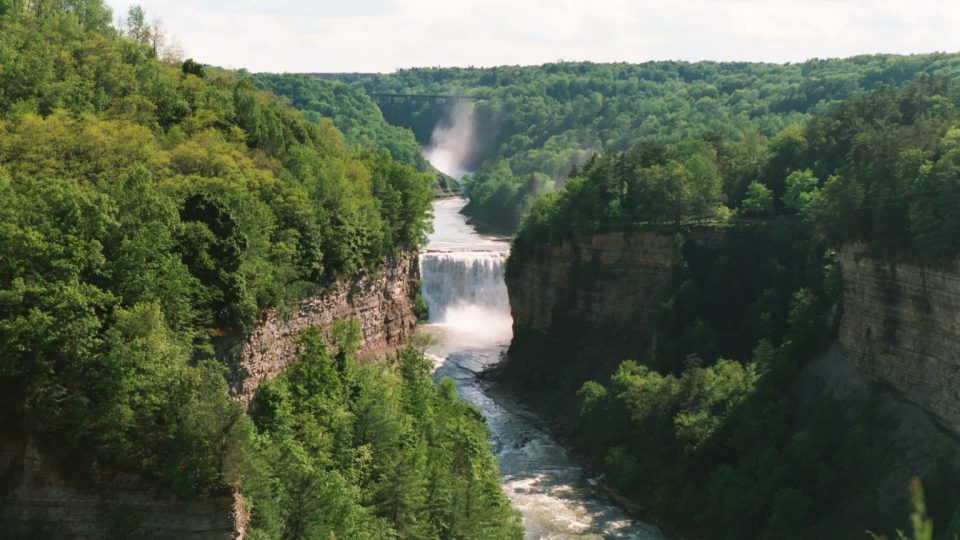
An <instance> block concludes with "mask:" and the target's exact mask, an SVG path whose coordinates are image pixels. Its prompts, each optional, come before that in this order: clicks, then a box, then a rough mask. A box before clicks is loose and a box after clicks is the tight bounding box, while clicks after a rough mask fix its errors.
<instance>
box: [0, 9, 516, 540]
mask: <svg viewBox="0 0 960 540" xmlns="http://www.w3.org/2000/svg"><path fill="white" fill-rule="evenodd" d="M110 21H111V13H110V11H109V10H108V9H107V8H106V7H105V6H104V5H103V4H102V3H101V2H100V1H99V0H69V1H66V0H65V1H63V2H55V3H51V2H47V1H40V0H38V1H35V2H30V3H28V4H26V5H25V4H24V3H22V2H12V3H11V2H2V1H0V238H2V241H0V426H2V429H0V432H2V434H3V435H2V436H3V439H4V441H3V442H5V443H6V442H10V441H15V440H23V439H25V438H29V439H30V440H31V441H34V442H36V443H37V444H38V445H39V446H40V448H41V450H43V451H44V452H45V453H46V454H47V455H50V456H52V457H54V458H55V462H56V463H57V464H58V465H60V466H61V469H62V471H63V473H64V474H66V475H67V476H69V477H70V478H71V479H72V480H74V481H75V482H80V483H83V482H85V481H89V480H92V479H95V478H97V477H99V476H100V475H101V474H102V473H118V472H120V473H134V474H137V475H138V476H139V477H140V478H142V479H143V480H144V481H145V482H146V484H147V485H149V486H153V487H155V488H158V489H160V490H161V491H165V492H173V493H174V494H176V495H178V496H180V497H184V498H192V497H206V496H210V495H221V494H226V493H229V491H230V490H231V489H233V488H235V487H238V486H240V487H241V490H242V491H243V492H244V493H245V494H246V495H247V500H248V501H249V502H250V503H251V504H252V506H253V522H252V531H248V533H249V534H251V536H253V537H258V538H264V537H284V538H305V537H323V538H327V537H330V535H331V534H335V535H336V536H338V537H351V536H352V537H357V536H359V534H358V531H363V532H364V535H366V534H367V533H368V532H369V533H370V536H369V537H374V536H377V535H379V537H390V538H394V537H398V536H399V537H417V538H420V537H447V538H449V537H457V538H474V537H476V538H480V537H483V538H507V537H510V538H512V537H516V536H517V534H518V533H517V526H516V523H515V521H516V520H515V518H514V517H513V514H512V512H511V510H510V509H509V505H508V504H507V502H506V499H505V496H504V495H503V494H502V492H501V491H500V489H499V482H498V473H497V467H496V463H495V461H494V460H493V457H492V455H491V453H490V449H489V446H488V443H487V439H486V432H485V427H484V425H483V422H482V421H481V420H480V419H479V417H478V415H477V413H476V412H475V411H474V410H472V409H470V408H469V407H467V406H466V405H464V404H462V403H461V402H459V401H457V400H456V399H455V396H454V394H453V392H452V390H451V386H450V385H449V384H447V385H445V386H443V387H441V388H436V387H434V386H433V384H432V381H431V379H430V375H429V370H428V367H427V366H428V364H427V363H426V360H424V358H423V357H422V355H421V354H419V353H418V352H417V351H414V350H408V351H405V352H404V353H403V354H402V356H401V362H400V366H399V367H398V368H396V369H394V368H392V367H387V366H359V365H358V364H357V363H356V361H355V360H353V358H352V353H351V351H350V348H349V346H347V345H344V344H343V343H347V342H349V340H347V341H346V342H343V343H341V344H340V345H338V347H339V348H338V349H336V351H335V352H333V351H334V349H328V348H326V347H325V346H324V345H323V341H322V340H321V339H320V338H319V337H317V336H316V335H309V336H306V337H305V338H304V339H305V340H306V345H307V347H306V349H307V352H306V353H305V357H304V359H303V362H302V363H301V364H299V365H298V367H297V368H295V369H294V370H293V371H292V372H290V373H289V374H288V375H287V376H285V377H284V378H282V379H281V380H279V381H277V382H275V383H272V384H269V385H267V386H265V388H264V395H263V396H261V397H259V398H258V400H257V407H256V413H255V415H254V417H253V421H251V419H250V417H249V416H248V415H247V414H246V413H245V412H244V410H243V409H242V408H241V407H240V405H239V404H237V403H236V402H235V401H234V400H233V399H231V398H230V397H229V394H228V389H227V382H226V378H225V375H226V373H225V372H226V368H225V366H224V365H223V364H222V363H221V362H220V361H219V360H218V358H217V355H215V353H214V351H215V350H217V349H218V348H220V347H221V345H222V344H223V343H224V342H226V341H229V340H230V339H232V338H233V337H235V336H239V335H242V333H243V332H244V331H245V330H247V329H249V328H250V326H251V325H252V324H253V323H254V322H255V320H256V317H257V316H258V315H259V314H260V313H261V312H262V311H263V310H265V309H267V308H271V307H283V306H285V305H289V304H291V303H293V302H295V301H296V300H298V299H299V298H301V297H302V296H303V295H304V294H306V293H308V292H313V291H317V290H320V289H322V288H323V287H325V286H327V285H328V284H330V283H332V282H333V281H334V280H337V279H349V278H352V277H353V276H354V275H356V274H357V273H358V272H377V271H378V269H380V268H381V267H382V266H383V265H384V264H389V263H390V260H391V258H392V257H394V256H396V255H398V254H399V252H400V251H401V250H404V249H411V248H415V247H417V246H419V245H420V244H422V242H423V241H424V239H425V234H426V232H427V231H428V228H429V226H430V225H429V215H428V210H429V206H430V202H431V199H432V196H433V192H432V190H431V187H430V186H431V183H432V182H433V178H432V177H431V175H429V174H424V173H420V172H417V170H416V169H415V168H413V167H411V166H409V165H406V164H403V163H400V162H397V161H394V160H393V159H392V158H390V156H389V155H388V154H387V153H386V152H379V153H375V152H373V151H371V150H358V149H354V148H351V147H349V146H347V145H346V144H345V143H344V142H343V140H342V136H341V135H340V133H339V132H338V131H337V130H336V128H335V127H334V125H333V124H332V123H331V122H330V121H329V120H326V119H321V120H319V121H318V122H311V121H309V120H307V119H305V118H304V117H303V116H302V115H301V114H300V113H299V112H297V111H295V110H294V109H293V108H292V107H290V106H289V105H287V104H285V103H284V102H282V101H281V100H280V99H278V98H276V97H274V96H272V95H270V94H266V93H262V92H260V91H258V90H256V89H255V87H254V85H253V83H252V82H251V81H250V80H249V78H248V77H247V76H246V75H245V74H242V73H234V72H229V71H223V70H217V69H212V68H205V67H203V66H201V65H200V64H198V63H196V62H193V61H192V60H188V61H186V62H179V61H173V60H172V59H170V58H167V59H166V60H164V61H162V60H161V59H160V58H159V57H158V56H162V54H161V53H163V50H164V44H163V40H162V39H161V36H160V32H159V31H158V29H157V28H154V27H151V26H150V25H148V24H146V23H145V22H144V13H143V11H142V10H141V9H139V8H132V9H131V10H130V13H129V16H128V18H127V23H126V25H125V28H124V30H122V31H120V30H117V29H114V28H112V27H111V26H109V23H110ZM341 341H342V340H341ZM428 463H429V467H428V466H427V464H428ZM7 525H9V524H4V525H3V528H5V529H6V526H7ZM368 526H369V529H368ZM374 533H376V534H374ZM125 534H134V531H125Z"/></svg>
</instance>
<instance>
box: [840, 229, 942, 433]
mask: <svg viewBox="0 0 960 540" xmlns="http://www.w3.org/2000/svg"><path fill="white" fill-rule="evenodd" d="M840 263H841V266H842V269H843V282H844V292H843V295H844V301H843V303H844V306H843V307H844V314H843V318H842V319H841V323H840V336H839V339H840V343H841V345H842V346H843V354H844V355H845V356H846V357H847V358H849V359H851V360H852V361H853V362H854V363H855V364H856V365H857V367H858V368H859V369H860V370H861V372H862V373H863V374H864V375H865V376H867V377H868V378H869V379H870V380H873V381H875V382H882V383H885V384H887V385H889V386H890V387H892V388H893V389H895V390H896V391H897V392H899V393H900V394H901V395H902V396H903V397H904V398H906V399H907V400H909V401H911V402H913V403H916V404H918V405H920V406H921V407H923V408H924V409H926V410H927V411H929V412H931V413H933V414H934V415H935V416H936V417H937V419H938V420H939V421H940V422H941V423H942V424H943V425H944V426H946V427H948V428H949V429H951V430H952V431H953V432H955V433H960V272H958V271H957V269H956V268H939V267H927V266H922V265H919V264H914V263H906V262H896V263H894V262H891V261H887V260H884V259H882V258H879V257H875V256H873V255H871V254H870V252H869V250H868V249H867V247H866V246H864V245H862V244H855V245H850V246H846V247H844V249H842V250H841V252H840Z"/></svg>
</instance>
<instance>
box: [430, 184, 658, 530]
mask: <svg viewBox="0 0 960 540" xmlns="http://www.w3.org/2000/svg"><path fill="white" fill-rule="evenodd" d="M464 203H465V201H463V200H462V199H443V200H438V201H437V202H435V203H434V216H435V217H434V230H435V232H434V233H433V234H432V235H431V236H430V241H429V244H428V245H427V249H426V250H425V252H424V253H423V254H422V255H421V257H420V270H421V274H422V279H423V288H422V293H423V296H424V300H425V301H426V302H427V307H428V308H429V309H430V323H429V324H427V325H426V326H425V327H424V331H425V332H426V333H428V334H429V335H431V336H432V337H433V338H434V340H435V341H434V343H433V345H431V347H430V348H429V349H428V352H429V353H430V354H432V355H434V358H435V360H436V362H437V370H436V377H438V378H440V377H450V378H452V379H453V380H454V381H455V382H456V383H457V387H458V389H459V392H460V396H461V397H462V398H463V399H465V400H467V401H469V402H470V403H472V404H473V405H475V406H476V407H477V408H478V409H479V410H480V412H481V413H483V415H484V416H485V417H486V419H487V426H488V428H489V429H490V432H491V434H492V436H493V444H494V449H495V451H496V453H497V456H498V457H499V459H500V470H501V472H502V474H503V489H504V491H505V492H506V493H507V495H508V496H509V497H510V500H511V502H512V503H513V505H514V507H516V508H517V509H518V510H520V512H521V514H522V516H523V526H524V529H525V530H526V538H528V539H540V538H550V539H554V538H556V539H560V538H630V539H644V540H648V539H649V540H653V539H662V538H663V536H662V535H661V533H660V532H659V530H658V529H657V528H656V527H654V526H651V525H648V524H645V523H643V522H639V521H636V520H634V519H631V518H630V517H629V516H627V515H626V514H625V513H624V511H623V510H622V509H621V508H619V507H617V506H616V505H615V504H613V503H612V502H611V501H610V500H609V499H607V498H606V497H605V496H604V494H603V493H602V492H601V491H600V490H598V489H597V488H595V487H594V486H593V485H591V480H590V479H588V478H586V475H585V472H584V470H583V469H582V468H581V467H579V466H578V465H577V464H576V463H574V462H573V461H572V460H571V459H570V457H569V456H568V455H567V452H566V450H565V449H564V448H563V447H562V446H560V444H558V443H557V442H556V441H555V440H554V439H553V437H552V436H551V435H550V433H549V432H548V431H547V429H546V428H545V427H544V425H543V422H542V421H541V420H540V419H539V418H538V417H537V415H536V414H534V413H532V412H530V411H529V410H527V409H526V408H525V407H524V406H523V405H522V404H520V403H518V402H517V401H516V400H515V399H514V398H513V397H512V396H510V395H509V394H507V393H506V392H504V391H502V390H501V389H499V388H498V387H497V385H496V383H495V382H491V381H484V380H480V379H479V378H478V375H479V374H480V373H481V372H483V371H485V370H487V369H489V368H491V367H493V366H495V365H496V364H498V363H499V362H501V361H502V357H503V354H504V352H505V351H506V347H507V346H508V345H509V344H510V338H511V337H512V324H513V321H512V320H511V318H510V306H509V302H508V299H507V288H506V286H505V285H504V283H503V264H504V262H505V260H506V256H507V254H508V253H509V249H510V245H509V243H508V242H507V241H506V240H505V239H502V238H497V237H491V236H481V235H479V234H477V233H476V232H475V231H474V230H473V228H472V227H470V226H469V225H467V223H466V221H465V219H464V217H463V216H462V215H461V214H460V213H459V212H460V209H461V208H462V207H463V205H464ZM593 483H596V482H595V480H594V481H593Z"/></svg>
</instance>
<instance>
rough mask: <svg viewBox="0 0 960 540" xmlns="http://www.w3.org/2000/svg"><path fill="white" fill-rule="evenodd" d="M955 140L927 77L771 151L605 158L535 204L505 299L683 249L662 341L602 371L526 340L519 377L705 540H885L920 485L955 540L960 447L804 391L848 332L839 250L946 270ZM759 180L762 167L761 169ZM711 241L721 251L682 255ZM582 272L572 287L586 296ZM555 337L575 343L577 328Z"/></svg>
mask: <svg viewBox="0 0 960 540" xmlns="http://www.w3.org/2000/svg"><path fill="white" fill-rule="evenodd" d="M958 127H960V84H958V83H957V82H956V80H955V79H953V78H947V77H935V76H925V77H922V78H921V79H920V80H919V81H917V82H913V83H910V84H908V85H906V86H905V87H904V88H903V89H896V88H893V87H884V88H882V89H880V90H877V91H874V92H871V93H868V94H864V95H860V96H855V97H852V98H849V99H848V100H846V101H844V102H843V103H841V104H838V105H836V106H834V107H831V108H830V109H829V110H827V111H825V112H824V113H822V114H818V115H816V116H814V117H813V118H811V119H810V120H809V121H807V122H806V123H804V124H801V125H798V126H795V127H790V128H788V129H786V130H785V131H783V132H781V133H780V134H778V135H777V136H776V137H774V139H773V141H772V143H771V145H770V148H765V147H761V148H759V149H757V150H756V152H757V153H756V154H749V153H747V154H744V153H743V152H742V150H740V151H739V152H738V150H735V149H738V148H741V147H739V145H740V144H741V143H740V142H739V141H731V140H728V139H723V138H718V137H713V136H708V137H703V138H695V139H690V140H686V141H682V142H678V143H675V144H673V145H663V144H661V143H660V142H659V141H657V140H647V141H643V142H641V143H640V144H638V145H637V146H635V147H634V148H633V149H631V150H629V151H626V152H615V153H614V152H609V153H607V154H605V155H603V156H600V157H597V158H595V159H592V160H591V161H589V162H588V163H587V164H586V165H585V166H584V167H583V168H582V170H580V171H578V172H577V174H576V175H575V176H574V177H573V178H571V179H570V180H569V181H568V182H567V183H566V185H565V188H564V189H562V190H560V191H558V192H556V193H553V194H550V195H549V196H546V197H542V198H540V199H539V200H538V201H537V202H536V203H535V204H534V205H533V208H532V210H531V211H530V213H529V215H528V217H527V218H526V219H525V220H524V222H523V225H522V227H521V229H520V231H519V233H518V234H517V237H516V239H515V241H514V245H513V251H512V254H511V258H510V261H509V262H508V268H507V272H508V283H509V280H510V274H511V273H515V272H517V271H518V268H519V263H520V262H521V261H523V260H525V258H526V257H529V256H530V255H531V253H532V250H533V248H534V247H535V246H537V245H540V244H544V243H554V244H557V243H560V242H562V241H564V240H565V239H569V238H572V237H576V236H580V235H589V234H594V233H599V232H609V231H624V230H651V231H659V232H660V233H666V234H676V235H677V242H678V249H677V254H678V256H677V259H676V260H675V261H674V268H673V273H672V274H673V278H672V282H671V283H670V284H669V286H668V287H667V288H666V289H665V290H664V291H662V292H661V298H662V300H661V304H660V307H659V315H658V322H657V324H656V328H655V329H650V333H649V334H648V335H647V336H645V337H644V336H636V337H635V339H636V341H637V344H636V347H635V353H634V356H632V359H629V360H628V359H627V358H621V360H623V362H622V363H621V364H620V365H619V368H617V369H616V370H615V371H614V372H600V371H598V370H597V369H595V368H594V369H593V371H592V372H591V371H590V369H589V367H590V366H587V365H583V364H581V363H577V362H575V361H573V360H572V359H571V354H570V353H569V352H567V351H565V350H564V347H565V346H564V345H563V344H562V343H556V344H554V345H553V346H552V348H551V343H552V341H551V338H550V337H549V336H547V341H546V343H542V342H540V341H533V342H530V341H527V340H523V339H521V340H519V341H518V340H517V339H516V338H515V340H514V343H513V345H512V346H511V362H514V361H515V360H517V359H522V362H521V363H519V364H518V366H517V367H515V368H514V370H513V372H514V373H516V374H517V375H519V376H520V377H522V378H523V379H524V380H525V381H526V384H527V385H528V387H529V388H530V389H531V390H532V391H533V392H535V393H537V394H539V396H540V397H539V399H540V400H541V401H543V402H544V403H546V404H548V405H547V406H548V407H551V408H552V410H553V411H554V413H555V414H562V415H566V417H568V418H570V419H571V421H572V422H573V423H574V427H573V428H572V430H571V436H572V438H573V440H574V441H575V446H576V447H577V448H579V449H580V450H581V451H583V452H585V453H586V454H587V455H588V456H591V457H592V459H594V461H595V463H596V464H597V465H598V466H600V467H602V468H603V469H604V470H605V471H606V472H607V474H608V478H609V480H610V482H611V483H612V484H613V485H614V486H616V487H617V488H618V489H620V490H622V491H623V492H625V493H627V494H630V495H631V496H633V497H635V498H636V499H637V500H638V501H639V502H641V504H643V505H644V506H645V507H647V508H649V509H651V511H652V512H653V513H654V515H656V516H659V517H661V518H663V519H665V520H667V521H668V522H670V523H673V524H676V525H677V526H678V527H680V528H681V529H684V530H688V531H689V532H691V533H692V534H694V536H697V537H706V538H855V537H857V536H856V535H857V534H858V533H859V532H860V531H863V529H865V528H867V527H869V528H874V529H876V528H881V527H886V528H887V530H892V528H893V527H894V526H896V525H897V523H896V520H895V519H894V520H891V516H906V515H907V510H906V497H907V493H908V492H907V486H905V485H904V486H900V487H899V488H898V487H896V486H891V485H890V484H889V483H888V482H887V478H888V475H889V474H890V472H891V470H893V469H895V468H901V467H918V469H917V472H920V473H923V474H924V475H925V478H924V481H925V482H926V483H927V484H928V486H929V491H930V492H931V493H928V494H929V495H931V497H930V500H931V501H932V502H931V504H930V509H931V514H932V517H933V522H934V523H936V524H937V532H936V535H935V537H936V538H946V539H950V538H954V536H955V535H956V534H957V533H958V530H960V529H958V527H960V499H958V497H957V493H958V487H960V474H958V470H957V468H956V465H955V464H956V444H955V442H953V441H951V442H950V443H948V444H947V448H946V449H945V453H944V454H943V455H942V457H941V458H939V459H932V458H931V457H930V454H931V453H933V454H936V452H937V449H936V448H933V447H931V446H930V445H932V444H934V443H933V439H927V440H912V441H911V440H906V439H898V438H897V437H896V436H895V435H894V434H895V433H896V421H895V420H893V419H892V418H890V417H889V412H885V410H884V408H883V407H881V406H880V405H879V403H881V402H880V401H879V400H877V399H876V398H875V397H871V396H870V395H869V394H867V395H860V396H856V397H850V398H847V399H843V400H840V399H837V398H834V397H831V396H830V395H829V393H825V392H823V391H821V390H819V389H818V388H817V387H813V388H808V389H807V391H805V392H799V391H798V390H797V384H798V381H799V380H800V379H801V376H802V373H803V370H804V367H805V366H806V365H807V363H808V362H809V360H810V359H811V358H813V357H815V356H816V355H818V354H819V353H821V352H822V351H824V350H825V349H826V348H827V346H828V345H829V344H830V343H831V342H832V340H833V338H834V337H835V334H836V324H837V321H838V317H837V315H838V313H837V309H838V306H842V299H841V298H840V295H841V283H840V274H839V268H838V267H837V263H836V252H835V249H836V248H837V247H838V246H840V245H843V244H846V243H852V242H865V243H866V244H867V245H869V246H870V247H871V248H872V250H873V251H874V252H876V253H877V254H878V256H880V257H885V258H886V259H887V260H888V261H890V263H891V264H892V263H895V262H896V261H903V260H905V261H919V262H922V263H923V264H927V265H934V266H937V265H951V264H953V261H954V260H955V257H956V255H958V254H960V245H958V244H957V242H958V239H960V229H958V227H957V214H956V212H955V211H953V209H954V208H955V206H956V204H957V201H958V197H960V169H958V167H957V164H958V163H960V162H958V157H960V153H958V149H960V146H958V141H960V138H958V134H960V129H958ZM744 162H747V163H755V164H756V166H754V167H752V168H751V169H750V170H749V171H752V172H748V171H744V170H743V169H741V168H740V166H739V165H738V164H739V163H744ZM743 187H746V189H743ZM726 205H730V207H731V208H732V210H731V209H730V208H727V206H726ZM704 227H707V228H708V229H713V230H714V233H713V236H714V237H715V241H714V242H710V243H704V242H696V241H688V240H687V239H688V237H689V234H690V233H689V231H690V230H691V229H700V230H702V229H703V228H704ZM700 236H702V234H701V235H700ZM586 270H589V269H585V273H584V275H583V276H582V278H581V279H579V280H578V284H579V286H580V287H582V288H584V289H585V290H590V287H591V283H590V274H589V273H588V272H586ZM592 271H593V272H602V269H599V270H598V269H592ZM556 331H557V332H558V333H562V335H563V336H564V339H567V340H569V339H572V336H573V335H575V333H576V328H575V325H571V324H567V325H566V326H564V327H563V328H557V329H556ZM559 335H560V334H558V336H559ZM653 335H655V339H653ZM553 339H557V337H555V338H553ZM583 339H584V340H585V341H589V340H590V336H589V335H588V336H583ZM834 361H839V360H838V359H836V358H834ZM591 365H594V366H595V365H602V364H596V363H594V364H591ZM585 372H586V373H587V375H584V373H585ZM590 379H592V380H590ZM807 386H808V387H809V384H808V385H807ZM574 396H576V398H575V397H574ZM912 445H917V446H918V447H921V446H923V447H925V448H927V450H925V451H926V452H927V455H926V457H924V458H921V459H922V461H920V462H917V461H916V460H917V459H918V458H917V457H916V456H914V457H913V458H909V459H913V460H914V461H906V462H905V461H903V460H904V459H907V458H906V457H905V456H907V455H910V453H911V452H913V450H912V449H910V448H909V447H910V446H912ZM896 501H900V502H899V503H898V502H896ZM900 507H902V508H903V509H902V510H891V508H894V509H895V508H900ZM901 526H902V524H901Z"/></svg>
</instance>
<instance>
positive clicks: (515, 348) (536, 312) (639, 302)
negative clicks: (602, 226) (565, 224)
mask: <svg viewBox="0 0 960 540" xmlns="http://www.w3.org/2000/svg"><path fill="white" fill-rule="evenodd" d="M673 257H674V244H673V238H672V237H671V236H667V235H662V234H658V233H654V232H631V233H606V234H594V235H586V236H581V237H575V238H573V239H571V240H567V241H565V242H563V243H562V244H560V245H553V244H540V245H537V246H534V247H533V248H532V253H528V254H525V255H524V256H523V257H522V258H519V259H511V260H510V262H509V263H508V269H507V278H506V282H507V288H508V290H509V292H510V310H511V313H512V314H513V321H514V322H513V329H514V340H513V343H512V344H511V347H510V358H511V364H512V365H513V366H514V367H518V368H519V369H520V370H521V372H523V373H524V374H525V376H526V377H527V378H529V379H531V380H544V381H547V380H550V379H551V377H554V376H555V375H556V369H555V368H556V366H554V367H553V368H550V367H549V366H550V363H551V361H553V360H555V359H554V358H551V356H552V355H550V354H542V350H555V351H557V352H558V353H562V354H563V356H565V357H566V358H568V359H569V360H573V361H576V360H586V361H587V364H590V365H592V367H593V368H599V369H600V370H601V371H603V368H604V366H603V364H606V363H609V364H610V366H606V367H609V368H612V367H613V366H615V365H616V363H619V362H620V361H622V360H623V359H624V358H629V357H632V356H634V355H635V353H636V352H637V350H638V348H639V347H643V346H644V345H646V344H648V343H649V340H650V338H651V336H652V335H653V330H654V325H655V322H656V317H657V310H658V308H659V302H660V301H661V292H662V289H663V288H664V287H665V286H666V284H667V282H668V281H669V279H670V275H671V264H672V262H673ZM538 350H541V354H527V352H526V351H531V352H533V351H538ZM536 359H539V360H541V361H542V362H537V361H536ZM598 362H599V363H600V365H598ZM574 363H580V362H571V364H574ZM541 364H542V365H541Z"/></svg>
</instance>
